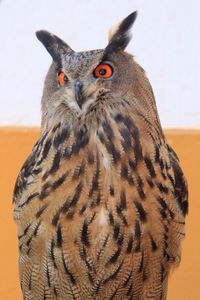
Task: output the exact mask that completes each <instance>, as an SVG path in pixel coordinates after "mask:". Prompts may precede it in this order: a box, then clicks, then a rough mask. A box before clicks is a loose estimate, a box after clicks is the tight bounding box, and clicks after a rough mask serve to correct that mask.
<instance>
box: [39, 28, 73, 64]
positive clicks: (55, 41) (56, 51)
mask: <svg viewBox="0 0 200 300" xmlns="http://www.w3.org/2000/svg"><path fill="white" fill-rule="evenodd" d="M36 36H37V38H38V40H39V41H40V42H41V43H42V44H43V45H44V47H45V48H46V49H47V51H48V52H49V54H50V55H51V57H52V58H53V60H54V61H56V62H59V61H60V58H61V55H62V54H65V53H69V52H73V50H72V49H71V48H70V47H69V46H68V45H67V44H66V43H65V42H64V41H63V40H61V39H60V38H59V37H57V36H56V35H54V34H53V33H50V32H48V31H46V30H40V31H37V32H36Z"/></svg>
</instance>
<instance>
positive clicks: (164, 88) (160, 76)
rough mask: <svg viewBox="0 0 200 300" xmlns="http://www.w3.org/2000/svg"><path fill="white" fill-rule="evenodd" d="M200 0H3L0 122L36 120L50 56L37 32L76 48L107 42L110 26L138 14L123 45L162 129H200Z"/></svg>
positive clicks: (0, 4) (0, 8)
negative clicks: (149, 92)
mask: <svg viewBox="0 0 200 300" xmlns="http://www.w3.org/2000/svg"><path fill="white" fill-rule="evenodd" d="M199 3H200V2H199V1H198V0H196V1H195V0H190V1H187V0H165V1H161V0H151V1H150V0H146V1H144V0H134V1H132V0H115V1H111V0H110V1H109V0H101V1H98V0H87V1H86V0H75V1H73V0H59V1H56V0H17V1H14V0H2V1H1V2H0V125H39V124H40V98H41V94H42V85H43V79H44V76H45V73H46V71H47V69H48V67H49V64H50V62H51V58H50V56H49V54H48V53H47V51H46V50H45V49H44V47H43V46H42V44H40V43H39V41H38V40H37V39H36V37H35V31H36V30H39V29H47V30H49V31H52V32H54V33H56V34H57V35H58V36H60V37H61V38H63V39H64V40H65V41H66V42H67V43H68V44H69V45H71V47H72V48H74V49H75V50H86V49H95V48H104V47H105V45H106V43H107V31H108V29H109V28H110V27H111V26H112V25H114V24H115V23H117V22H118V21H119V20H121V19H122V18H124V17H125V16H126V15H128V14H129V13H130V12H132V11H133V10H135V9H137V10H138V12H139V15H138V18H137V21H136V23H135V25H134V28H133V39H132V41H131V43H130V44H129V46H128V51H129V52H131V53H132V54H134V56H135V57H136V59H137V61H138V62H139V63H140V64H141V65H142V66H143V67H144V69H145V70H146V71H147V74H148V76H149V78H150V81H151V83H152V86H153V89H154V93H155V95H156V100H157V105H158V110H159V114H160V118H161V122H162V124H163V126H164V127H200V97H199V89H200V76H199V73H200V33H199V31H200V17H199V10H200V4H199Z"/></svg>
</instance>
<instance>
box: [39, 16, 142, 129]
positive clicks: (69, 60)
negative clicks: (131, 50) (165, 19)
mask: <svg viewBox="0 0 200 300" xmlns="http://www.w3.org/2000/svg"><path fill="white" fill-rule="evenodd" d="M136 16H137V12H133V13H132V14H130V15H129V16H128V17H126V18H125V19H124V20H122V21H121V22H120V23H118V24H117V26H115V27H114V29H113V30H110V32H109V41H108V45H107V46H106V47H105V49H100V50H91V51H84V52H75V51H74V50H72V48H71V47H70V46H69V45H67V44H66V43H65V42H64V41H63V40H61V39H60V38H58V37H57V36H55V35H54V34H51V33H49V32H47V31H44V30H41V31H38V32H37V33H36V35H37V38H38V39H39V40H40V41H41V42H42V44H43V45H44V46H45V48H46V49H47V51H48V52H49V54H50V55H51V57H52V59H53V63H52V65H51V67H50V69H49V71H48V74H47V76H46V80H45V86H44V92H43V97H42V125H43V126H45V127H49V126H50V124H52V122H53V120H54V123H55V120H58V119H63V118H65V119H68V120H69V121H70V122H71V121H72V120H75V119H77V118H78V117H79V118H80V115H83V114H87V113H88V111H89V110H90V109H91V107H94V106H95V105H96V106H97V109H98V105H99V106H101V99H104V100H105V95H107V96H106V101H104V104H103V105H104V108H105V109H106V107H109V106H110V105H111V104H112V105H116V106H118V105H119V104H120V103H119V102H123V101H134V99H136V98H137V93H140V91H139V90H140V86H141V84H142V81H143V82H144V84H146V83H147V80H146V77H145V76H144V72H143V70H142V68H141V67H139V65H138V64H137V63H136V62H135V61H134V59H133V57H132V56H131V55H130V54H128V53H127V52H125V51H124V50H125V48H126V46H127V45H128V43H129V41H130V37H131V36H130V28H131V26H132V25H133V23H134V21H135V19H136ZM134 93H135V94H134ZM113 99H114V100H113ZM113 101H114V103H113ZM122 104H123V103H122Z"/></svg>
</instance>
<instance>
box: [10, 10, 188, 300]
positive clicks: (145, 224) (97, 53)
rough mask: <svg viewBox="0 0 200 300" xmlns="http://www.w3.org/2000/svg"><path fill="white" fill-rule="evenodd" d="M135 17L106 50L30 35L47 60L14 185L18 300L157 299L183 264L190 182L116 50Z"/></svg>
mask: <svg viewBox="0 0 200 300" xmlns="http://www.w3.org/2000/svg"><path fill="white" fill-rule="evenodd" d="M135 17H136V13H133V14H131V15H130V16H128V17H127V18H126V19H125V20H123V21H122V22H121V23H120V25H118V27H117V29H116V30H114V31H113V33H112V34H111V36H110V41H109V44H108V46H107V47H106V48H105V49H103V50H93V51H88V52H79V53H76V52H74V51H73V50H72V49H71V48H70V47H69V46H68V45H67V44H65V43H64V42H63V41H61V40H60V39H59V38H57V37H56V36H54V35H52V34H49V33H48V32H46V31H40V32H38V33H37V36H38V38H39V40H40V41H41V42H42V43H43V44H44V45H45V47H46V48H47V50H48V51H49V53H50V54H51V56H52V58H53V63H52V65H51V67H50V70H49V72H48V74H47V78H46V81H45V88H44V93H43V98H42V128H41V137H40V139H39V141H38V142H37V144H36V145H35V146H34V148H33V151H32V153H31V154H30V156H29V157H28V159H27V161H26V162H25V164H24V166H23V167H22V169H21V172H20V174H19V176H18V179H17V182H16V186H15V191H14V203H15V210H14V218H15V221H16V223H17V225H18V230H19V253H20V258H19V266H20V280H21V287H22V291H23V296H24V299H26V300H40V299H41V300H42V299H57V300H64V299H69V300H70V299H87V300H89V299H101V300H102V299H104V300H106V299H123V300H125V299H134V300H144V299H166V291H167V280H168V276H169V272H170V269H171V268H172V267H173V266H175V265H177V264H178V263H179V260H180V242H181V240H182V239H183V237H184V220H185V215H186V213H187V206H188V204H187V203H188V202H187V185H186V182H185V179H184V176H183V173H182V170H181V168H180V165H179V161H178V158H177V156H176V154H175V153H174V151H173V150H172V149H171V148H170V147H169V145H168V144H167V143H166V140H165V137H164V135H163V132H162V129H161V126H160V122H159V118H158V115H157V109H156V105H155V101H154V96H153V92H152V89H151V86H150V83H149V81H148V79H147V77H146V76H145V73H144V71H143V69H142V68H141V67H140V66H139V65H138V64H137V63H136V62H135V61H134V59H133V58H132V56H131V55H129V54H128V53H126V52H125V51H124V48H125V47H126V45H127V44H128V41H129V35H128V30H129V29H130V27H131V25H132V24H133V22H134V20H135ZM102 61H103V62H104V64H106V65H107V64H108V65H109V67H111V69H112V72H113V74H112V76H109V77H108V78H105V77H104V78H101V76H106V72H107V71H106V69H104V68H103V67H102V70H101V74H99V76H98V77H97V75H95V74H96V72H95V73H94V70H96V67H97V66H99V65H100V64H101V63H102ZM61 72H62V73H61ZM64 75H65V76H64ZM60 76H61V77H62V78H61V77H60ZM60 78H61V79H60ZM59 80H60V81H59ZM58 81H59V82H60V84H59V82H58Z"/></svg>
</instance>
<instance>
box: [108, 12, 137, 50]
mask: <svg viewBox="0 0 200 300" xmlns="http://www.w3.org/2000/svg"><path fill="white" fill-rule="evenodd" d="M136 17H137V11H135V12H133V13H131V14H130V15H129V16H128V17H126V18H125V19H124V20H122V21H121V22H120V23H118V24H117V25H116V26H115V27H114V28H111V29H110V30H109V33H108V39H109V44H108V45H107V47H106V49H105V55H107V54H109V53H112V52H115V51H118V50H124V49H125V48H126V46H127V45H128V43H129V41H130V39H131V34H130V29H131V27H132V25H133V23H134V22H135V19H136Z"/></svg>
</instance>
